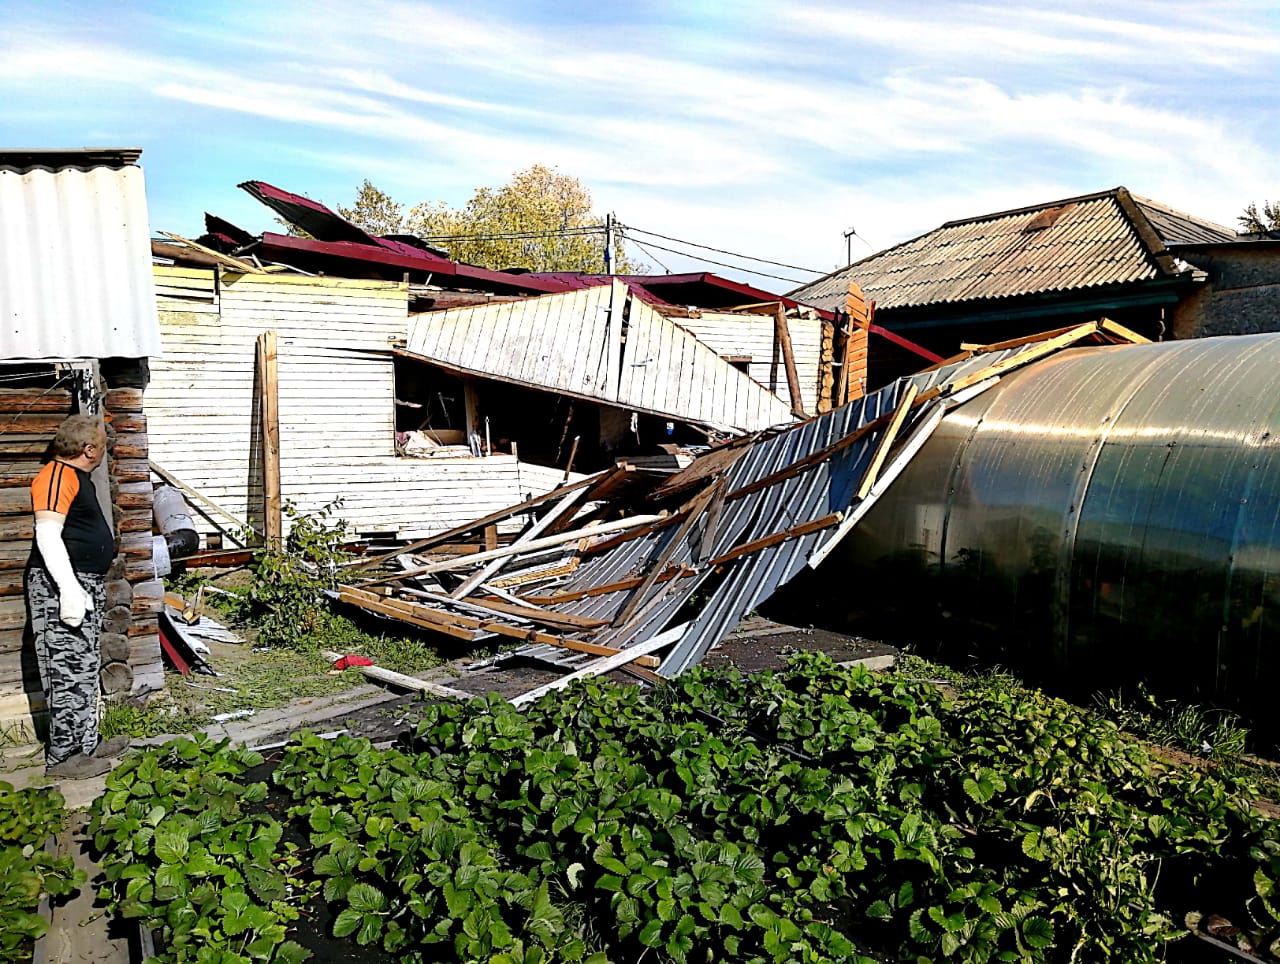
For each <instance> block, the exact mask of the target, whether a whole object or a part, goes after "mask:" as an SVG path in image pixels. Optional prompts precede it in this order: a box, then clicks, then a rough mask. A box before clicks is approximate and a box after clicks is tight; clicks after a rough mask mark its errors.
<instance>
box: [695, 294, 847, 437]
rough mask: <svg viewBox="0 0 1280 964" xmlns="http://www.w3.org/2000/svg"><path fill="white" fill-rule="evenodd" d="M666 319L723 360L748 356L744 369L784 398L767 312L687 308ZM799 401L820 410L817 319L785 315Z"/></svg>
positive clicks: (783, 376) (780, 365)
mask: <svg viewBox="0 0 1280 964" xmlns="http://www.w3.org/2000/svg"><path fill="white" fill-rule="evenodd" d="M671 320H672V321H674V322H675V323H676V324H678V325H679V326H680V327H681V328H684V329H686V330H687V331H689V332H692V333H693V335H694V336H696V337H697V339H698V340H699V341H701V342H704V343H705V344H707V345H708V346H710V347H711V348H712V349H713V350H714V351H715V352H716V354H717V355H719V356H720V357H722V358H731V359H749V361H748V362H747V363H746V372H747V374H748V375H750V376H751V377H752V378H753V379H755V380H756V381H757V382H759V383H760V384H761V385H763V386H764V387H765V388H767V389H769V390H770V391H771V392H773V393H774V394H775V395H777V396H779V397H780V398H784V399H785V398H787V373H786V367H785V363H784V359H783V357H782V352H781V348H780V346H779V345H778V341H777V338H776V337H775V334H774V333H775V328H776V322H775V319H774V315H773V313H772V311H770V312H768V313H764V314H756V313H748V312H738V311H735V312H729V311H689V312H688V313H687V317H686V315H684V314H680V315H672V316H671ZM787 328H788V329H789V331H790V334H791V349H792V352H793V353H794V356H795V364H796V373H797V375H798V376H799V379H800V392H801V401H802V402H803V404H804V410H805V411H806V412H807V413H809V414H810V415H812V414H814V413H815V412H817V411H819V410H820V409H819V407H818V400H819V398H820V397H821V384H820V371H821V366H822V319H821V318H818V317H816V316H815V317H813V318H795V317H789V318H787Z"/></svg>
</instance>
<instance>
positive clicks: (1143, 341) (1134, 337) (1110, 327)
mask: <svg viewBox="0 0 1280 964" xmlns="http://www.w3.org/2000/svg"><path fill="white" fill-rule="evenodd" d="M1098 327H1099V328H1100V329H1101V330H1102V331H1105V332H1108V333H1109V334H1112V335H1115V336H1117V337H1118V338H1123V339H1124V340H1125V341H1130V342H1133V343H1134V344H1135V345H1149V344H1151V339H1150V338H1146V337H1144V336H1143V335H1139V334H1138V333H1137V332H1136V331H1133V330H1131V329H1129V328H1126V327H1125V326H1124V325H1122V324H1120V323H1119V322H1117V321H1112V320H1111V319H1110V318H1103V319H1102V320H1101V321H1099V322H1098Z"/></svg>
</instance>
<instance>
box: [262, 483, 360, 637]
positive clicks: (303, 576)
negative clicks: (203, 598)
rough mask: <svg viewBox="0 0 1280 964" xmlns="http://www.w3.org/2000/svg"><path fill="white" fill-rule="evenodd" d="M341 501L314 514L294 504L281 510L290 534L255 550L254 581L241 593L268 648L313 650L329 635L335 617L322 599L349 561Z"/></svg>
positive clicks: (330, 504)
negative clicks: (317, 643) (340, 509)
mask: <svg viewBox="0 0 1280 964" xmlns="http://www.w3.org/2000/svg"><path fill="white" fill-rule="evenodd" d="M341 505H342V500H341V499H336V500H334V501H333V502H330V503H329V504H327V505H325V506H323V507H322V508H320V509H318V510H316V511H315V512H303V511H301V510H300V509H298V507H297V506H296V505H294V504H293V503H292V502H290V501H287V500H286V502H285V503H284V505H283V507H282V511H283V514H284V517H285V526H286V528H287V530H288V533H289V534H288V536H287V537H286V538H285V539H284V541H283V542H282V543H281V542H270V543H268V544H267V545H266V546H264V547H262V549H260V550H258V551H256V552H255V553H254V555H253V560H252V562H251V563H250V567H249V568H250V571H251V573H252V575H253V580H252V582H251V583H250V585H249V587H248V589H247V590H246V591H245V592H244V594H243V599H244V611H243V613H242V614H241V615H242V616H243V617H244V618H246V619H248V620H250V621H251V622H252V623H253V625H254V626H256V627H257V629H258V632H259V642H260V643H261V644H262V645H264V646H271V647H284V648H288V649H303V650H307V649H315V648H316V640H317V638H318V637H321V636H324V635H326V634H327V633H329V632H331V625H330V624H331V622H332V621H333V620H334V619H335V618H336V617H335V616H333V614H332V613H330V612H329V609H328V605H327V603H326V600H325V598H324V592H325V590H327V589H333V588H334V587H335V586H336V585H337V583H338V566H339V564H340V563H341V562H343V561H344V560H345V559H346V558H347V557H346V554H345V553H344V552H343V551H342V549H341V546H342V544H343V543H344V542H346V541H347V525H346V521H345V520H343V519H341V518H340V517H338V515H337V512H338V509H339V508H341Z"/></svg>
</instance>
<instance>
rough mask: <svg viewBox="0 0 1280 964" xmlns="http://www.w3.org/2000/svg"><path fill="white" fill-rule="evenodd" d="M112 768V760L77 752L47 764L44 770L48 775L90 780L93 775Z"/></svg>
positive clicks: (67, 778)
mask: <svg viewBox="0 0 1280 964" xmlns="http://www.w3.org/2000/svg"><path fill="white" fill-rule="evenodd" d="M110 769H111V761H110V760H99V759H96V758H94V757H91V756H85V755H84V754H83V753H77V754H76V755H75V756H70V757H67V758H66V759H65V760H62V761H61V762H58V763H54V764H52V765H50V766H46V767H45V768H44V772H45V773H46V774H47V775H48V776H51V777H58V778H59V779H63V780H88V779H89V778H91V777H100V776H102V774H104V773H106V772H107V771H108V770H110Z"/></svg>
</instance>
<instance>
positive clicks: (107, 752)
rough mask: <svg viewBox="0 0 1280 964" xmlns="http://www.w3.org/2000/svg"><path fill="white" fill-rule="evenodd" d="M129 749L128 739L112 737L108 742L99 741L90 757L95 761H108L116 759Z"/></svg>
mask: <svg viewBox="0 0 1280 964" xmlns="http://www.w3.org/2000/svg"><path fill="white" fill-rule="evenodd" d="M127 749H129V738H128V737H127V736H113V737H112V738H111V739H109V740H101V741H99V743H98V747H97V749H95V750H94V751H93V752H92V753H91V754H89V755H90V756H92V757H93V758H94V759H95V760H110V759H112V758H113V757H118V756H119V755H120V754H121V753H123V752H124V751H125V750H127Z"/></svg>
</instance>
